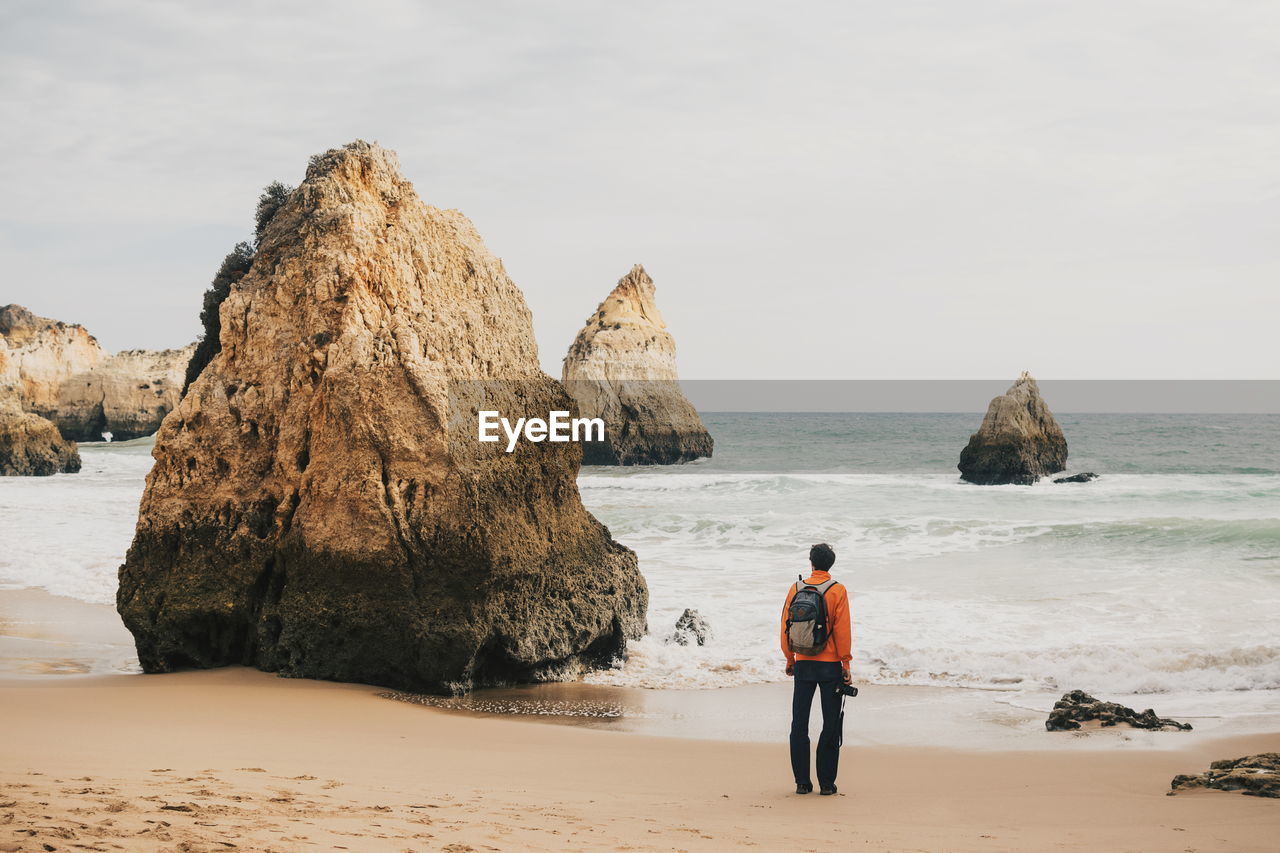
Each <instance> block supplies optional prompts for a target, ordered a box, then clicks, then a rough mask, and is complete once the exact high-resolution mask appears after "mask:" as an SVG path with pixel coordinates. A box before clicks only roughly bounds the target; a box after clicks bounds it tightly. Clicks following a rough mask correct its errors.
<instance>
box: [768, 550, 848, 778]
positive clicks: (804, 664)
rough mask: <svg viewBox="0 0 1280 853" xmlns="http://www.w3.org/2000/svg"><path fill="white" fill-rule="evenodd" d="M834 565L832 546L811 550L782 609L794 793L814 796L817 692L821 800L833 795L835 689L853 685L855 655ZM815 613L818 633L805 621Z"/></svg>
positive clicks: (837, 719) (836, 723)
mask: <svg viewBox="0 0 1280 853" xmlns="http://www.w3.org/2000/svg"><path fill="white" fill-rule="evenodd" d="M835 561H836V552H835V551H833V550H831V546H830V545H827V544H825V543H824V544H821V545H814V546H813V547H812V548H810V549H809V565H810V566H811V567H812V569H813V571H812V572H811V573H810V575H809V577H808V578H806V579H804V580H803V581H799V582H797V583H793V584H792V585H791V590H790V592H788V593H787V601H786V603H785V604H784V605H783V606H782V653H783V654H784V655H786V656H787V675H790V676H792V677H793V678H794V679H795V692H794V694H793V697H792V700H791V770H792V772H794V773H795V777H796V793H797V794H808V793H810V792H811V791H813V779H812V777H810V775H809V710H810V709H811V708H812V707H813V693H814V691H815V690H816V691H817V692H818V697H819V701H820V702H821V704H822V734H821V735H820V736H819V737H818V761H817V764H818V786H819V789H820V793H822V794H824V795H831V794H834V793H835V792H836V766H837V764H838V763H839V760H840V740H841V720H840V701H841V696H840V693H839V689H838V688H839V687H840V684H841V683H842V682H843V683H844V684H848V683H849V682H850V680H851V679H850V675H849V661H850V660H852V658H853V655H852V654H851V652H850V645H851V640H852V634H851V632H850V629H849V594H848V593H847V592H846V591H845V588H844V585H843V584H839V583H836V582H835V581H833V580H832V579H831V573H830V572H831V566H832V565H833V564H834V563H835ZM797 593H799V594H800V595H801V596H802V598H801V599H800V600H797V599H796V595H797ZM793 602H794V603H795V604H796V607H795V609H794V612H793V608H792V604H793ZM823 604H825V608H823V607H822V605H823ZM813 605H817V607H816V608H815V607H814V606H813ZM824 609H825V614H823V613H822V610H824ZM815 610H816V613H817V616H818V618H817V620H816V629H815V628H814V627H813V625H806V624H805V621H806V620H812V619H813V615H814V612H815ZM824 615H825V624H823V619H822V617H823V616H824ZM810 643H812V645H810ZM803 652H808V653H807V654H805V653H803Z"/></svg>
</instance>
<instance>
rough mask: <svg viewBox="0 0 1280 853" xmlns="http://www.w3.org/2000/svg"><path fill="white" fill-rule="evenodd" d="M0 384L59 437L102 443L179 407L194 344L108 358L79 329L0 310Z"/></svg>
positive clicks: (156, 422) (133, 434)
mask: <svg viewBox="0 0 1280 853" xmlns="http://www.w3.org/2000/svg"><path fill="white" fill-rule="evenodd" d="M0 336H2V337H0V385H4V386H8V387H10V388H12V389H14V392H15V393H16V395H17V397H18V400H19V402H20V403H21V405H22V407H23V408H24V409H26V410H27V411H29V412H34V413H35V414H37V415H40V416H41V417H43V418H47V419H48V420H50V421H53V423H54V424H56V425H57V427H58V430H59V431H60V432H61V433H62V435H63V437H65V438H68V439H72V440H75V441H101V440H102V437H103V433H111V434H112V436H113V437H114V438H115V439H116V440H124V439H130V438H139V437H141V436H144V435H150V434H151V433H153V432H155V431H156V430H157V429H158V428H159V426H160V422H161V421H162V420H164V417H165V415H167V414H168V413H169V412H170V411H171V410H172V409H173V407H174V405H175V404H176V403H177V402H178V396H179V394H180V392H181V390H182V376H183V372H184V371H185V370H186V366H187V362H188V361H190V359H191V353H192V351H193V348H194V344H193V345H192V346H189V347H187V348H185V349H174V350H125V351H124V352H119V353H116V354H115V355H108V354H107V353H106V352H105V351H103V349H102V347H101V346H99V344H98V341H97V339H96V338H94V337H93V335H90V334H89V333H88V332H87V331H85V329H84V327H82V326H78V325H74V324H70V323H62V322H59V321H57V320H50V319H47V318H45V317H37V316H35V315H34V314H32V313H31V312H30V311H28V310H27V309H25V308H23V307H22V306H20V305H8V306H5V307H4V308H0Z"/></svg>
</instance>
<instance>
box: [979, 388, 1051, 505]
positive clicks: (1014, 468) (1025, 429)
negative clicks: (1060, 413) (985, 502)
mask: <svg viewBox="0 0 1280 853" xmlns="http://www.w3.org/2000/svg"><path fill="white" fill-rule="evenodd" d="M1066 464H1067V439H1066V437H1065V436H1063V434H1062V428H1061V427H1059V426H1058V422H1057V421H1056V420H1055V419H1054V417H1053V413H1052V412H1050V411H1049V407H1048V405H1046V404H1045V402H1044V400H1043V399H1042V398H1041V397H1040V387H1039V386H1038V385H1037V384H1036V381H1035V379H1033V378H1032V377H1031V374H1030V373H1028V372H1027V371H1025V370H1024V371H1023V372H1022V375H1021V376H1019V377H1018V379H1017V381H1015V382H1014V383H1013V385H1011V386H1009V390H1008V391H1006V392H1005V393H1004V394H1001V395H1000V396H999V397H996V398H994V399H993V400H992V401H991V404H990V405H989V406H988V407H987V414H986V416H985V417H984V418H983V419H982V426H980V427H979V428H978V431H977V432H975V433H974V434H973V435H972V436H970V437H969V443H968V444H967V445H965V448H964V450H963V451H961V453H960V464H959V466H958V467H959V469H960V478H961V479H962V480H966V481H968V482H970V483H977V484H979V485H984V486H994V485H1004V484H1017V485H1030V484H1032V483H1034V482H1035V481H1036V480H1038V479H1040V478H1041V477H1045V476H1048V475H1050V474H1056V473H1058V472H1059V471H1062V470H1064V469H1065V468H1066Z"/></svg>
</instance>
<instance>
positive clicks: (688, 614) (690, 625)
mask: <svg viewBox="0 0 1280 853" xmlns="http://www.w3.org/2000/svg"><path fill="white" fill-rule="evenodd" d="M709 639H711V625H710V624H709V623H708V622H707V620H706V619H704V618H702V615H701V614H699V613H698V611H696V610H691V609H689V608H685V611H684V613H683V614H681V616H680V618H679V619H677V620H676V630H675V633H673V634H672V635H671V636H670V637H669V638H667V642H668V643H675V644H676V645H678V646H687V645H689V644H690V642H694V643H696V644H697V645H699V646H705V645H706V644H707V640H709Z"/></svg>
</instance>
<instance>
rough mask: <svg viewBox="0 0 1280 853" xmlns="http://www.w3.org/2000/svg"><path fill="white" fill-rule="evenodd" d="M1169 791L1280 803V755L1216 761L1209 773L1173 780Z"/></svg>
mask: <svg viewBox="0 0 1280 853" xmlns="http://www.w3.org/2000/svg"><path fill="white" fill-rule="evenodd" d="M1170 788H1171V790H1170V791H1169V793H1170V794H1171V795H1172V794H1176V793H1177V792H1178V791H1187V790H1192V789H1195V788H1216V789H1218V790H1219V791H1239V792H1240V793H1242V794H1245V795H1247V796H1251V797H1274V798H1277V799H1280V752H1263V753H1260V754H1258V755H1247V756H1245V757H1244V758H1230V759H1225V760H1223V761H1215V762H1213V763H1212V764H1210V765H1209V770H1208V772H1206V773H1196V774H1181V775H1178V776H1174V777H1173V782H1172V783H1171V785H1170Z"/></svg>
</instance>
